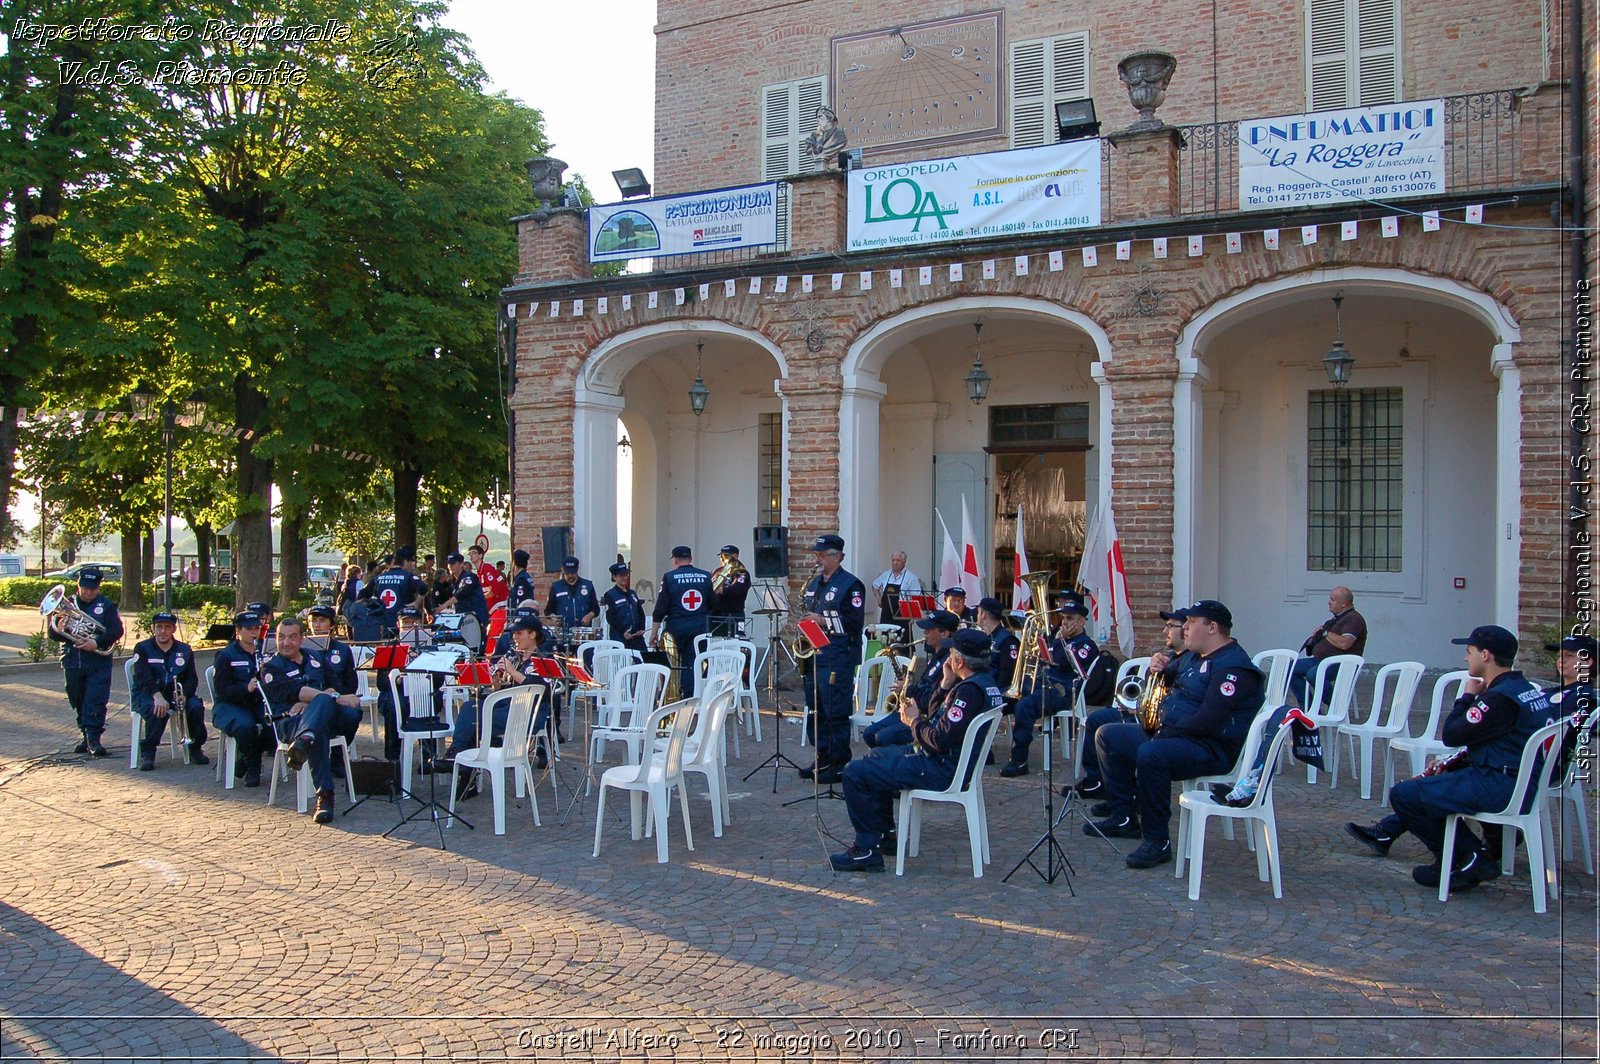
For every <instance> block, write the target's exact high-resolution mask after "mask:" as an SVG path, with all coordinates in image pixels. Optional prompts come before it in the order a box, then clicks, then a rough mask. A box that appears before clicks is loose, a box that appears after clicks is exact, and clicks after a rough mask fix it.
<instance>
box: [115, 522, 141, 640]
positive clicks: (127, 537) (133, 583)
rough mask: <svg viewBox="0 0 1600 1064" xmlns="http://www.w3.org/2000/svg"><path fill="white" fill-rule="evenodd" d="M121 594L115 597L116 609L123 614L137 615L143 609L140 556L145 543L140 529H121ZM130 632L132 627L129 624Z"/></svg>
mask: <svg viewBox="0 0 1600 1064" xmlns="http://www.w3.org/2000/svg"><path fill="white" fill-rule="evenodd" d="M118 532H119V534H120V535H121V536H122V594H121V595H119V596H117V609H118V610H120V611H121V612H122V613H125V614H135V613H139V612H141V611H142V610H143V609H144V572H143V569H142V568H141V564H140V563H141V561H142V559H141V558H140V555H141V554H142V553H143V547H144V542H145V538H146V537H145V534H144V530H143V529H141V528H132V527H128V528H122V529H119V530H118ZM128 628H129V630H130V631H131V630H132V628H133V625H132V624H131V623H129V625H128Z"/></svg>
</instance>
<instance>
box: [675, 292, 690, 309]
mask: <svg viewBox="0 0 1600 1064" xmlns="http://www.w3.org/2000/svg"><path fill="white" fill-rule="evenodd" d="M687 298H688V295H687V294H686V293H685V292H684V290H683V289H681V288H674V289H673V290H672V305H673V306H675V307H681V306H683V301H684V300H685V299H687Z"/></svg>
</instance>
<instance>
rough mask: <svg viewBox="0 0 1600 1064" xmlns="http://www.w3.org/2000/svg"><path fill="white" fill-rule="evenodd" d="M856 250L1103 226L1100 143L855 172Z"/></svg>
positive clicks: (851, 233) (852, 226)
mask: <svg viewBox="0 0 1600 1064" xmlns="http://www.w3.org/2000/svg"><path fill="white" fill-rule="evenodd" d="M849 195H850V202H849V217H848V224H847V228H846V235H847V237H848V241H849V249H850V250H851V251H871V250H874V249H878V248H896V247H907V246H910V245H914V244H934V243H939V242H941V241H947V240H981V239H983V238H985V237H996V236H1014V235H1016V234H1019V233H1046V232H1053V231H1057V230H1062V229H1083V228H1087V227H1091V226H1096V225H1099V224H1100V142H1099V141H1098V140H1075V141H1068V142H1065V143H1061V144H1047V145H1045V146H1043V147H1040V148H1020V149H1017V150H1015V151H998V152H989V153H988V154H985V155H960V156H956V157H954V158H951V159H927V160H923V161H921V162H906V163H888V164H885V165H883V166H869V167H864V168H863V169H860V170H852V171H851V172H850V179H849Z"/></svg>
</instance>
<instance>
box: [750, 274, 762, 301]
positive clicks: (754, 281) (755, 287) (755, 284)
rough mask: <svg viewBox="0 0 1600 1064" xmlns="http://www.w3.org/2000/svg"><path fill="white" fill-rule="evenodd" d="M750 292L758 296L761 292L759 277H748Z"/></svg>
mask: <svg viewBox="0 0 1600 1064" xmlns="http://www.w3.org/2000/svg"><path fill="white" fill-rule="evenodd" d="M750 294H751V295H753V296H758V295H760V294H761V278H759V277H752V278H750Z"/></svg>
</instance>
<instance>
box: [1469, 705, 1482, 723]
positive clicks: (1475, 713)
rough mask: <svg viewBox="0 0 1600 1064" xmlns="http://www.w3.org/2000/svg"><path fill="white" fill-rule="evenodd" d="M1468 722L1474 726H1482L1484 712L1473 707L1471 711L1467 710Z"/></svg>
mask: <svg viewBox="0 0 1600 1064" xmlns="http://www.w3.org/2000/svg"><path fill="white" fill-rule="evenodd" d="M1467 720H1468V721H1469V722H1471V723H1473V724H1482V723H1483V710H1482V709H1481V708H1480V707H1478V706H1473V707H1472V708H1471V709H1469V710H1467Z"/></svg>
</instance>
